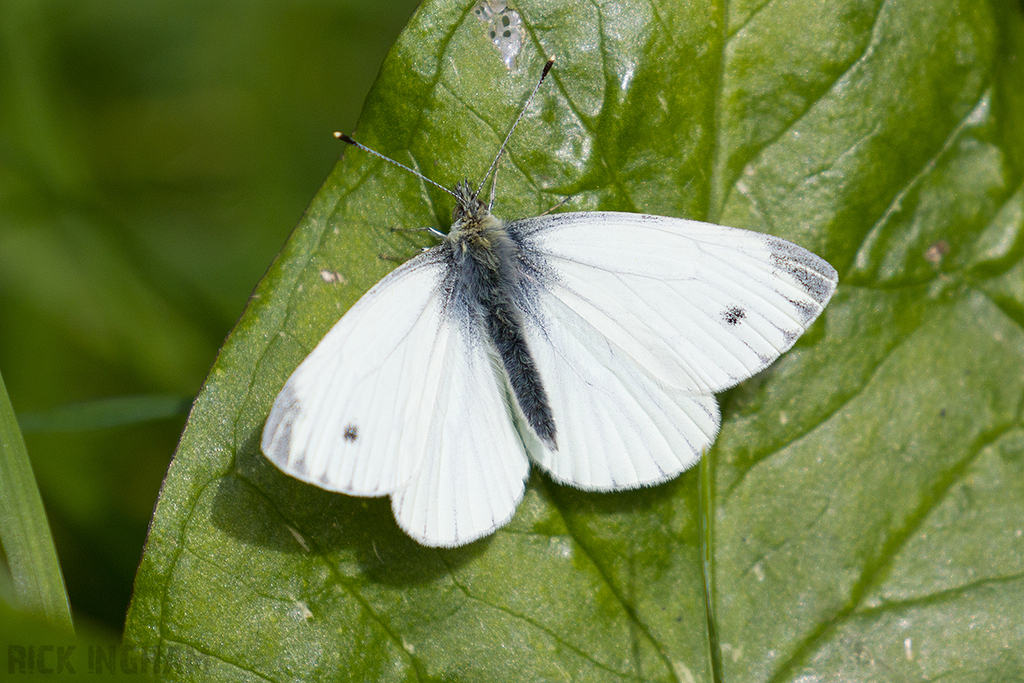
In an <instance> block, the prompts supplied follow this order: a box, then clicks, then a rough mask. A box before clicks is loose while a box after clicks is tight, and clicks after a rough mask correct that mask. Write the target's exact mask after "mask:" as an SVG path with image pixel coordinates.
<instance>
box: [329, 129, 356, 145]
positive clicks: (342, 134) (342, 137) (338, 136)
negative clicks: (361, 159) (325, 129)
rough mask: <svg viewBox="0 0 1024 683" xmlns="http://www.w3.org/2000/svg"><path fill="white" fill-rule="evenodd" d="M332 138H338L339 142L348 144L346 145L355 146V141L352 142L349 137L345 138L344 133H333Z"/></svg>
mask: <svg viewBox="0 0 1024 683" xmlns="http://www.w3.org/2000/svg"><path fill="white" fill-rule="evenodd" d="M334 137H336V138H338V139H339V140H341V141H342V142H347V143H348V144H350V145H354V144H356V141H355V140H353V139H352V138H350V137H349V136H347V135H345V134H344V133H342V132H339V131H334Z"/></svg>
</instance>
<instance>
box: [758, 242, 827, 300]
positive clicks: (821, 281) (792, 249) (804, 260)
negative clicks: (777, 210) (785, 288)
mask: <svg viewBox="0 0 1024 683" xmlns="http://www.w3.org/2000/svg"><path fill="white" fill-rule="evenodd" d="M765 243H766V245H767V246H768V250H769V251H770V252H771V257H772V263H774V264H775V266H776V267H778V268H780V269H781V270H783V271H784V272H786V273H787V274H788V275H790V276H791V277H792V278H793V279H794V280H796V281H797V283H799V285H800V286H801V287H802V288H803V290H804V291H805V292H807V293H808V294H809V295H810V296H811V298H812V299H814V301H816V302H817V303H818V304H819V305H820V306H824V305H825V304H826V303H828V300H829V299H831V298H832V293H833V292H835V291H836V284H837V283H838V282H839V276H838V274H837V273H836V269H835V268H833V267H832V265H831V264H830V263H829V262H828V261H826V260H825V259H823V258H821V257H820V256H818V255H816V254H812V253H811V252H809V251H807V250H806V249H804V248H803V247H799V246H797V245H795V244H793V243H792V242H787V241H785V240H782V239H779V238H778V237H772V236H771V235H766V236H765ZM815 315H817V314H816V313H815Z"/></svg>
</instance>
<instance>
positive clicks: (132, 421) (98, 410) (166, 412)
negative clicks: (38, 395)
mask: <svg viewBox="0 0 1024 683" xmlns="http://www.w3.org/2000/svg"><path fill="white" fill-rule="evenodd" d="M190 405H192V398H191V397H182V396H171V395H166V394H149V395H139V396H112V397H109V398H101V399H97V400H95V401H83V402H81V403H72V404H69V405H63V406H57V407H56V408H53V409H51V410H46V411H40V412H37V413H22V414H21V415H19V416H18V423H19V424H20V425H21V429H22V431H24V432H26V433H51V432H86V431H92V430H96V429H109V428H111V427H127V426H130V425H136V424H143V423H146V422H153V421H155V420H166V419H169V418H172V417H180V416H184V415H185V414H187V413H188V409H189V406H190Z"/></svg>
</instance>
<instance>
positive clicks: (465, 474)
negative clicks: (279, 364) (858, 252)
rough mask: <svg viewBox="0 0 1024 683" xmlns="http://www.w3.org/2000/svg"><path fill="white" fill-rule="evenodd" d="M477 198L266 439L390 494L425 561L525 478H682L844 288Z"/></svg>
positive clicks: (274, 413) (367, 489)
mask: <svg viewBox="0 0 1024 683" xmlns="http://www.w3.org/2000/svg"><path fill="white" fill-rule="evenodd" d="M550 67H551V62H550V61H549V62H548V65H547V66H546V67H545V70H544V74H545V75H546V74H547V72H548V70H549V69H550ZM541 80H543V76H542V77H541ZM539 85H540V83H539V82H538V87H539ZM534 93H536V89H534ZM531 98H532V95H531ZM527 103H529V100H528V102H527ZM523 111H524V112H525V108H524V110H523ZM521 116H522V114H520V117H521ZM517 122H518V120H517ZM514 127H515V126H513V129H514ZM509 135H510V136H511V132H510V133H509ZM339 137H341V138H342V139H344V140H345V141H346V142H349V143H351V144H355V145H357V146H359V147H360V148H362V149H366V148H364V147H362V146H361V145H358V143H355V142H354V141H353V140H351V138H348V136H342V135H340V134H339ZM507 141H508V138H506V142H507ZM502 150H504V144H503V145H502ZM368 151H369V150H368ZM374 153H375V152H374ZM375 154H376V153H375ZM500 155H501V153H500V152H499V158H500ZM496 164H497V160H495V164H493V165H492V167H491V171H488V174H487V175H490V174H491V172H492V171H493V170H494V169H495V167H496ZM428 182H432V181H428ZM481 189H482V185H481V188H478V189H477V190H476V191H473V190H472V189H471V187H470V186H469V184H468V182H461V183H459V184H458V185H456V187H455V190H454V192H452V194H453V196H454V197H455V198H456V200H457V206H456V208H455V212H454V216H453V219H454V222H453V224H452V226H451V229H450V231H449V232H448V234H447V235H444V234H443V233H438V234H440V235H442V237H443V241H442V242H441V244H439V245H437V246H435V247H433V248H431V249H429V250H427V251H425V252H424V253H422V254H420V255H419V256H416V257H415V258H413V259H412V260H410V261H408V262H406V263H405V264H404V265H402V266H400V267H399V268H397V269H396V270H394V271H393V272H392V273H391V274H390V275H388V276H387V277H385V278H384V279H383V280H381V281H380V282H378V283H377V284H376V285H375V286H374V287H373V288H372V289H370V291H368V292H367V293H366V294H365V295H364V296H363V297H362V298H361V299H360V300H359V301H358V302H357V303H356V304H355V305H354V306H353V307H352V308H351V309H350V310H349V311H348V312H347V313H346V314H345V315H344V317H342V319H341V320H339V321H338V323H337V324H336V325H335V326H334V328H333V329H332V330H331V331H330V332H328V333H327V335H326V336H325V337H324V338H323V340H322V341H321V342H320V344H319V345H318V346H317V347H316V348H315V349H314V350H313V352H312V353H310V354H309V356H308V357H307V358H306V359H305V360H304V361H303V362H302V364H301V365H299V367H298V368H297V369H296V370H295V372H294V373H293V374H292V376H291V378H290V379H289V380H288V382H287V384H285V386H284V388H283V389H282V390H281V393H280V394H279V395H278V397H277V400H276V401H275V402H274V406H273V409H272V410H271V412H270V416H269V417H268V418H267V423H266V426H265V427H264V430H263V440H262V449H263V452H264V453H265V454H266V455H267V457H268V458H269V459H270V460H271V461H272V462H273V463H274V464H275V465H277V467H279V468H280V469H281V470H283V471H284V472H286V473H287V474H289V475H291V476H293V477H296V478H298V479H301V480H303V481H306V482H309V483H311V484H314V485H316V486H319V487H321V488H324V489H327V490H330V491H339V492H342V493H347V494H349V495H355V496H383V495H389V496H391V507H392V510H393V511H394V515H395V518H396V519H397V521H398V524H399V525H400V526H401V527H402V529H404V530H405V532H406V533H408V534H409V535H410V536H411V537H412V538H414V539H415V540H416V541H418V542H419V543H421V544H423V545H427V546H458V545H462V544H465V543H469V542H470V541H473V540H476V539H478V538H480V537H482V536H486V535H487V534H490V533H492V532H493V531H494V530H496V529H497V528H499V527H500V526H502V525H503V524H505V523H506V522H508V521H509V520H510V519H511V517H512V515H513V513H514V512H515V509H516V506H517V505H518V503H519V501H520V500H521V499H522V497H523V493H524V486H525V484H524V482H525V479H526V477H527V475H528V472H529V467H530V461H533V462H534V463H536V464H537V465H539V466H540V467H541V468H542V469H544V470H545V471H546V472H548V474H550V475H551V477H552V478H553V479H554V480H555V481H557V482H559V483H563V484H568V485H571V486H575V487H578V488H581V489H585V490H589V491H620V490H624V489H633V488H637V487H640V486H651V485H654V484H659V483H661V482H665V481H668V480H669V479H672V478H673V477H675V476H677V475H678V474H679V473H681V472H682V471H683V470H685V469H687V468H688V467H690V466H692V465H693V464H694V463H696V462H697V461H698V460H699V459H700V456H701V453H702V451H703V450H704V449H706V448H707V447H708V446H710V445H711V443H712V442H713V441H714V439H715V435H716V434H717V432H718V426H719V412H718V405H717V403H716V402H715V398H714V394H715V393H716V392H719V391H722V390H724V389H728V388H729V387H731V386H733V385H735V384H736V383H738V382H740V381H742V380H744V379H746V378H748V377H750V376H752V375H754V374H756V373H757V372H760V371H761V370H763V369H764V368H766V367H767V366H768V365H770V364H771V363H772V362H773V361H774V360H775V359H776V358H778V357H779V355H780V354H781V353H783V352H784V351H786V350H787V349H789V348H790V347H791V346H792V345H793V343H794V342H795V341H796V340H797V338H798V337H799V336H800V335H801V334H802V333H803V332H804V331H805V330H806V329H807V327H808V326H809V325H810V324H811V323H812V322H813V321H814V319H815V318H817V316H818V314H819V313H821V311H822V309H823V308H824V306H825V304H827V303H828V301H829V299H830V298H831V296H832V293H833V292H834V291H835V287H836V283H837V277H836V271H835V270H834V269H833V268H832V266H830V265H829V264H828V263H826V262H825V261H824V260H822V259H821V258H819V257H817V256H815V255H814V254H812V253H810V252H809V251H807V250H805V249H802V248H801V247H798V246H796V245H795V244H792V243H790V242H787V241H785V240H781V239H778V238H776V237H772V236H770V235H764V234H761V233H756V232H750V231H747V230H739V229H736V228H728V227H724V226H721V225H712V224H709V223H701V222H697V221H691V220H685V219H681V218H666V217H664V216H649V215H642V214H630V213H614V212H581V213H563V214H555V215H548V216H539V217H536V218H525V219H520V220H516V221H511V222H508V223H505V222H503V221H501V220H500V219H498V218H496V217H494V216H492V215H491V213H490V208H491V206H490V204H488V205H485V204H484V203H483V202H482V201H481V200H480V199H479V198H478V195H479V194H480V191H481ZM491 202H492V203H493V187H492V197H491Z"/></svg>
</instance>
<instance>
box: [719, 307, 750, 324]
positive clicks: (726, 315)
mask: <svg viewBox="0 0 1024 683" xmlns="http://www.w3.org/2000/svg"><path fill="white" fill-rule="evenodd" d="M746 317H747V312H746V311H745V310H743V308H741V307H740V306H730V307H729V308H727V309H725V310H724V311H722V320H724V321H725V324H726V325H731V326H733V327H735V326H736V325H739V324H740V323H741V322H742V321H743V319H744V318H746Z"/></svg>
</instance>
